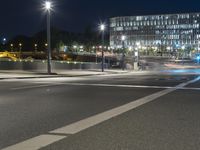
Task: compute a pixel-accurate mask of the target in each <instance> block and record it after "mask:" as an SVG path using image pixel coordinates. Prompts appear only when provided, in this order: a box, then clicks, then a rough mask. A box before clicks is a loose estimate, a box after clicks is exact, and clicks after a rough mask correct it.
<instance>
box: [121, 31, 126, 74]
mask: <svg viewBox="0 0 200 150" xmlns="http://www.w3.org/2000/svg"><path fill="white" fill-rule="evenodd" d="M121 40H122V48H123V53H122V70H124V69H125V40H126V36H125V35H122V36H121Z"/></svg>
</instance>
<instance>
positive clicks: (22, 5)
mask: <svg viewBox="0 0 200 150" xmlns="http://www.w3.org/2000/svg"><path fill="white" fill-rule="evenodd" d="M43 2H44V1H43V0H1V4H0V19H1V21H0V37H1V38H2V37H8V38H11V37H13V36H15V35H27V36H31V35H33V34H34V33H36V32H38V31H40V30H42V29H44V28H45V27H46V24H45V13H44V10H42V6H41V5H42V3H43ZM53 2H54V12H53V16H52V24H53V25H54V26H56V27H58V28H61V29H64V30H67V31H74V32H82V31H83V30H84V28H85V27H86V26H88V25H92V26H93V27H94V28H95V27H96V26H97V25H98V23H99V22H101V21H106V20H108V18H109V17H114V16H123V15H145V14H159V13H175V12H198V11H199V12H200V1H199V0H53Z"/></svg>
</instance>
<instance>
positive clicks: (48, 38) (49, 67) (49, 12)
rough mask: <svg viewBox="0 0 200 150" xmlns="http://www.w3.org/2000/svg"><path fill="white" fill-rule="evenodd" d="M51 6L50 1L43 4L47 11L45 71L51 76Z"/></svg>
mask: <svg viewBox="0 0 200 150" xmlns="http://www.w3.org/2000/svg"><path fill="white" fill-rule="evenodd" d="M51 7H52V4H51V2H50V1H46V2H45V9H46V11H47V47H48V48H47V71H48V74H51V26H50V14H51Z"/></svg>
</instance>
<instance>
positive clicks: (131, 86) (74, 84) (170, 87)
mask: <svg viewBox="0 0 200 150" xmlns="http://www.w3.org/2000/svg"><path fill="white" fill-rule="evenodd" d="M34 83H35V82H34ZM43 84H44V85H35V86H34V85H33V86H23V87H15V88H11V90H24V89H32V88H40V87H51V86H60V85H72V86H98V87H121V88H150V89H172V88H173V89H180V90H184V89H185V90H187V89H190V90H200V88H192V87H184V85H185V83H183V86H182V84H181V85H179V87H176V86H148V85H123V84H122V85H119V84H88V83H50V82H44V83H43Z"/></svg>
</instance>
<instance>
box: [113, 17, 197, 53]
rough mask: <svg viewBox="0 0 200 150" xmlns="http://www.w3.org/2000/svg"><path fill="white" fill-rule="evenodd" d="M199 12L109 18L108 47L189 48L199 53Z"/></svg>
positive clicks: (170, 49)
mask: <svg viewBox="0 0 200 150" xmlns="http://www.w3.org/2000/svg"><path fill="white" fill-rule="evenodd" d="M199 27H200V13H185V14H165V15H148V16H128V17H115V18H111V19H110V46H111V47H112V48H120V47H122V40H121V36H122V35H125V36H126V41H125V45H126V47H136V46H137V44H138V43H140V45H142V46H143V47H146V48H149V47H154V48H157V49H164V50H168V51H172V50H175V49H180V48H181V47H184V48H191V49H193V50H199V44H200V43H199V40H200V28H199Z"/></svg>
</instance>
